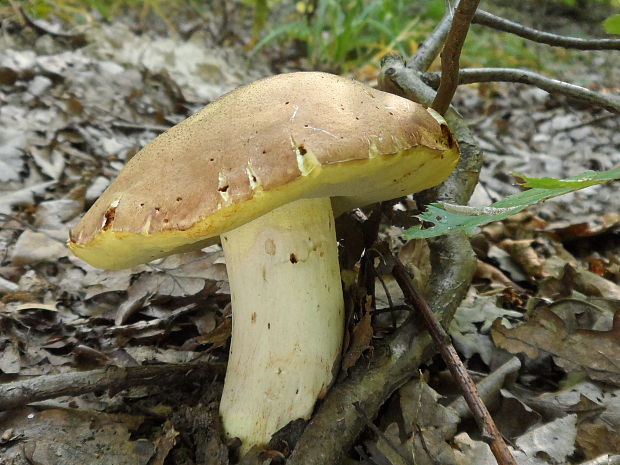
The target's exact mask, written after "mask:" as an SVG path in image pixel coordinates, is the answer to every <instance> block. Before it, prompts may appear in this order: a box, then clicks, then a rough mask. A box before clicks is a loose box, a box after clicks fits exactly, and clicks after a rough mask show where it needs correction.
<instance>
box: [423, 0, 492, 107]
mask: <svg viewBox="0 0 620 465" xmlns="http://www.w3.org/2000/svg"><path fill="white" fill-rule="evenodd" d="M478 3H480V0H461V1H460V2H459V4H458V6H457V7H456V10H455V11H454V18H453V20H452V27H451V28H450V32H448V36H447V37H446V44H445V45H444V48H443V51H442V52H441V82H440V84H439V88H438V89H437V95H436V96H435V98H434V100H433V103H432V104H431V107H432V108H433V109H434V110H436V111H437V112H438V113H439V114H442V115H443V114H445V112H446V110H447V109H448V107H449V106H450V102H451V101H452V97H454V92H456V88H457V87H458V74H459V59H460V57H461V50H462V48H463V43H464V42H465V37H467V32H468V31H469V25H470V24H471V21H472V19H473V17H474V14H475V13H476V8H478Z"/></svg>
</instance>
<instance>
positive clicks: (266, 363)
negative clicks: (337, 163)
mask: <svg viewBox="0 0 620 465" xmlns="http://www.w3.org/2000/svg"><path fill="white" fill-rule="evenodd" d="M222 245H223V247H224V255H225V257H226V265H227V270H228V279H229V282H230V290H231V296H232V308H233V329H232V342H231V347H230V357H229V361H228V368H227V371H226V380H225V383H224V392H223V394H222V400H221V404H220V413H221V415H222V420H223V424H224V429H225V431H226V433H227V434H228V435H229V436H230V437H238V438H240V439H241V440H242V443H243V446H242V450H241V452H242V454H243V453H245V452H247V451H248V450H249V449H250V448H251V447H252V446H254V445H263V444H266V443H267V442H269V439H270V438H271V436H272V434H273V433H275V432H276V431H277V430H278V429H280V428H282V427H283V426H285V425H286V424H287V423H289V422H290V421H292V420H295V419H297V418H308V417H309V416H310V415H311V414H312V410H313V408H314V404H315V402H316V400H317V399H319V398H321V397H323V396H324V395H325V393H326V391H327V389H328V387H329V385H330V384H331V382H332V380H333V377H334V374H335V369H336V366H337V361H338V358H339V355H340V350H341V345H342V334H343V325H344V304H343V298H342V287H341V282H340V271H339V264H338V248H337V243H336V233H335V226H334V217H333V213H332V208H331V202H330V200H329V199H328V198H320V199H304V200H298V201H295V202H292V203H290V204H287V205H285V206H282V207H279V208H277V209H275V210H273V211H271V212H270V213H267V214H265V215H263V216H261V217H259V218H257V219H255V220H254V221H252V222H250V223H247V224H245V225H243V226H241V227H239V228H237V229H234V230H232V231H230V232H227V233H226V234H223V235H222Z"/></svg>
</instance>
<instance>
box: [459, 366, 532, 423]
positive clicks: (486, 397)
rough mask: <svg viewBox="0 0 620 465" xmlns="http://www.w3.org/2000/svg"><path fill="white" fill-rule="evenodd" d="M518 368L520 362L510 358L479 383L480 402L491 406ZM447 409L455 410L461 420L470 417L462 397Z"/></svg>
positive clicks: (469, 411)
mask: <svg viewBox="0 0 620 465" xmlns="http://www.w3.org/2000/svg"><path fill="white" fill-rule="evenodd" d="M519 368H521V362H520V361H519V359H518V358H517V357H512V358H510V359H509V360H508V361H507V362H506V363H504V364H503V365H501V366H500V367H499V368H497V369H496V370H495V371H493V373H491V374H489V376H487V377H485V378H484V379H483V380H482V381H480V382H479V383H478V384H477V385H476V387H477V388H478V394H480V398H481V399H482V401H483V402H484V403H485V404H487V405H489V404H491V403H492V402H493V400H494V397H496V396H497V393H498V392H499V390H500V389H501V388H502V387H503V386H504V383H505V381H506V378H507V377H508V376H510V375H513V374H515V373H516V372H518V371H519ZM449 407H450V408H452V409H453V410H455V411H456V413H458V415H459V417H460V418H461V419H464V418H468V417H470V416H471V410H469V408H468V407H467V402H466V401H465V399H464V398H463V397H459V398H457V399H455V400H454V401H453V402H452V403H451V404H450V405H449Z"/></svg>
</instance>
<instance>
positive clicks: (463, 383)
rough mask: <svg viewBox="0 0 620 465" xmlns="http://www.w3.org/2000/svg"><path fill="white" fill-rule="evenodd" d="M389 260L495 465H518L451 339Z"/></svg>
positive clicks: (403, 270)
mask: <svg viewBox="0 0 620 465" xmlns="http://www.w3.org/2000/svg"><path fill="white" fill-rule="evenodd" d="M392 259H393V260H394V268H393V270H392V274H393V275H394V278H395V279H396V281H397V282H398V284H399V286H400V288H401V289H402V291H403V294H404V295H405V299H406V300H408V301H409V302H410V303H411V304H413V305H414V307H415V308H416V309H417V310H418V311H419V312H420V313H421V314H422V316H423V317H424V321H425V322H426V327H427V329H428V331H429V332H430V334H431V336H432V338H433V341H434V342H435V345H436V347H437V349H438V350H439V353H440V354H441V357H442V358H443V360H444V362H445V363H446V365H447V366H448V369H449V370H450V373H452V376H453V377H454V379H455V380H456V381H457V382H458V383H459V386H460V388H461V390H462V391H463V397H464V398H465V401H466V402H467V405H468V406H469V409H470V410H471V412H472V414H473V416H474V419H475V420H476V423H477V424H478V427H479V428H480V430H481V431H482V436H483V438H484V439H485V441H486V442H487V443H488V444H489V446H490V448H491V451H492V452H493V455H494V456H495V459H496V460H497V463H498V464H499V465H517V462H516V461H515V459H514V457H513V456H512V454H511V453H510V450H509V449H508V446H507V445H506V443H505V442H504V438H503V437H502V435H501V433H500V432H499V430H498V429H497V426H496V425H495V422H494V421H493V418H492V417H491V414H490V413H489V411H488V410H487V408H486V406H485V405H484V403H483V402H482V400H481V399H480V396H479V395H478V390H477V389H476V385H475V383H474V381H473V380H472V379H471V377H470V376H469V373H468V372H467V369H466V368H465V365H463V362H461V359H460V358H459V356H458V354H457V353H456V350H455V349H454V346H453V345H452V343H451V342H450V336H449V335H448V333H446V331H445V330H444V329H443V327H442V326H441V325H440V324H439V322H438V321H437V319H436V318H435V316H434V314H433V312H432V311H431V309H430V307H429V306H428V303H427V302H426V300H425V299H424V298H423V297H422V294H420V293H419V292H418V290H417V289H416V288H415V287H414V286H413V282H412V280H411V277H410V276H409V274H408V273H407V269H406V268H405V266H404V265H403V264H402V263H401V261H400V260H399V259H398V258H397V257H392Z"/></svg>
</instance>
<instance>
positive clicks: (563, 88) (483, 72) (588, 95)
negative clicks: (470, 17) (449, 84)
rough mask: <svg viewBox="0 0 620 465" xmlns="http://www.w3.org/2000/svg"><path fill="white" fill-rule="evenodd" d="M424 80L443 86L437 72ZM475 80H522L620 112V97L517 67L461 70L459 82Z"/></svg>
mask: <svg viewBox="0 0 620 465" xmlns="http://www.w3.org/2000/svg"><path fill="white" fill-rule="evenodd" d="M424 81H425V82H427V83H428V84H429V85H431V86H433V87H437V86H439V87H441V84H440V78H439V76H438V75H437V74H436V73H427V74H425V75H424ZM475 82H520V83H522V84H530V85H533V86H536V87H538V88H540V89H543V90H546V91H547V92H549V93H550V94H562V95H566V96H567V97H570V98H573V99H575V100H580V101H582V102H586V103H588V104H591V105H596V106H599V107H602V108H604V109H605V110H608V111H611V112H613V113H620V97H617V96H615V95H604V94H601V93H599V92H594V91H592V90H590V89H586V88H585V87H581V86H577V85H575V84H569V83H568V82H564V81H558V80H557V79H551V78H548V77H545V76H543V75H541V74H538V73H534V72H533V71H528V70H524V69H515V68H470V69H463V70H461V71H460V72H459V77H458V83H459V84H472V83H475Z"/></svg>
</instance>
